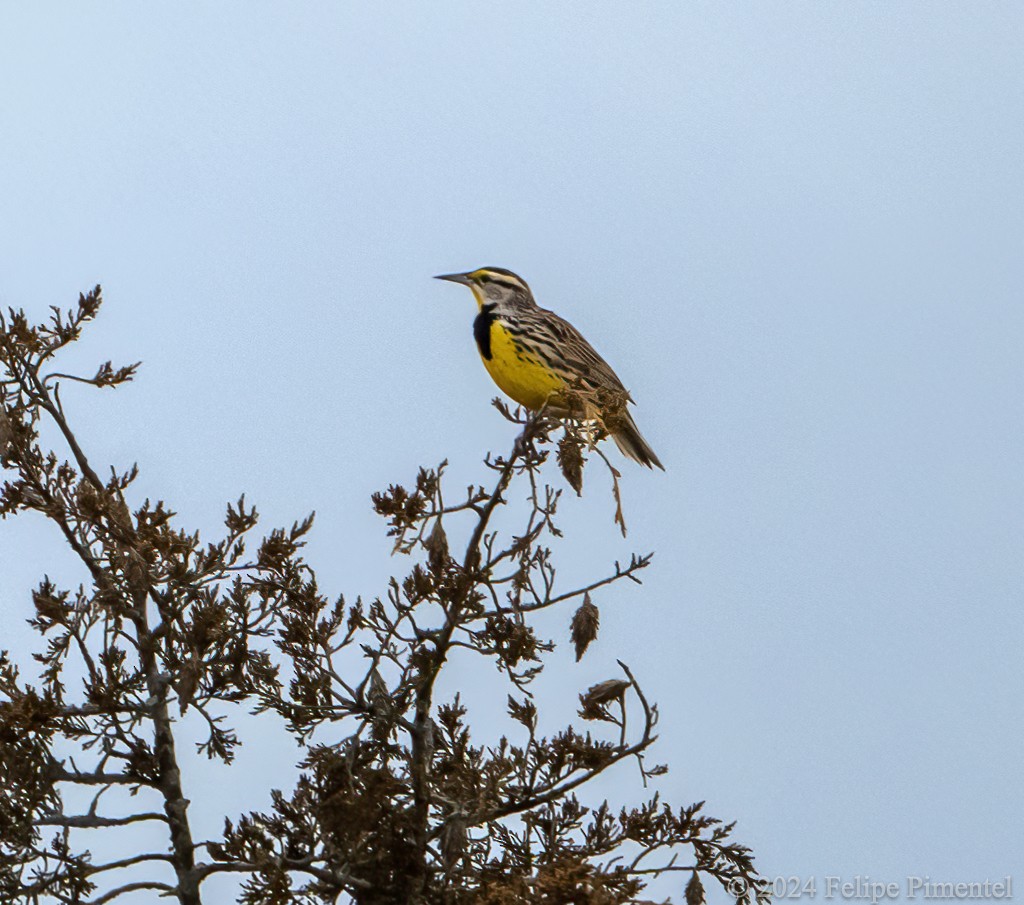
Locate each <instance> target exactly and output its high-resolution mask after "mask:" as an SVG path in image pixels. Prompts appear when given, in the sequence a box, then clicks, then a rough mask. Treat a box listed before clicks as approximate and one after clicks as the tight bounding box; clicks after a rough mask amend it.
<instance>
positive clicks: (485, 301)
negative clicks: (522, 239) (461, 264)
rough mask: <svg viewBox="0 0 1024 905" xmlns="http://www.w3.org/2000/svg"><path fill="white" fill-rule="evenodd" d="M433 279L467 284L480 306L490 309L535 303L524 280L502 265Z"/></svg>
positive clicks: (526, 305)
mask: <svg viewBox="0 0 1024 905" xmlns="http://www.w3.org/2000/svg"><path fill="white" fill-rule="evenodd" d="M435 279H438V280H448V281H449V282H451V283H462V284H463V285H464V286H468V287H469V288H470V289H472V290H473V295H474V296H475V297H476V303H477V305H479V306H480V308H483V307H484V305H487V306H489V307H491V309H492V310H495V309H497V311H498V312H499V313H500V311H501V310H502V309H506V310H507V309H514V308H529V307H533V306H535V305H536V302H535V301H534V300H533V293H532V292H530V287H529V286H528V285H527V283H526V280H524V279H523V278H522V277H520V276H516V275H515V274H514V273H512V271H511V270H505V269H504V268H503V267H481V268H480V269H479V270H472V271H469V272H468V273H446V274H442V275H441V276H439V277H435Z"/></svg>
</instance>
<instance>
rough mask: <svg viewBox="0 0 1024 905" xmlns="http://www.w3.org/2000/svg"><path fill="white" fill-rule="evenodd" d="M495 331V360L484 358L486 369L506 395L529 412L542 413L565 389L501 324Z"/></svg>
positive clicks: (491, 337) (493, 337) (492, 334)
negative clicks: (538, 410)
mask: <svg viewBox="0 0 1024 905" xmlns="http://www.w3.org/2000/svg"><path fill="white" fill-rule="evenodd" d="M490 327H491V336H490V340H491V350H490V351H491V357H490V358H483V356H481V358H482V360H483V363H484V367H485V368H487V372H488V373H489V374H490V375H491V378H492V379H493V380H494V382H495V383H496V384H497V385H498V386H499V387H500V388H501V390H502V392H504V393H506V394H507V395H509V396H511V397H512V399H514V400H515V401H516V402H518V403H519V404H520V405H525V406H526V407H527V408H528V409H534V410H536V409H539V408H541V407H542V406H543V405H544V404H545V403H546V402H549V400H550V399H551V397H552V396H553V395H557V393H558V391H559V390H561V389H563V388H564V386H565V383H564V381H562V379H561V378H560V377H558V375H557V374H553V373H552V372H551V371H549V370H548V369H547V368H546V367H544V365H543V364H542V363H541V361H540V359H538V358H537V356H536V355H534V354H533V353H531V352H525V351H523V349H522V348H521V347H520V346H518V345H517V344H516V342H515V339H514V338H513V337H512V334H510V333H509V332H508V330H506V329H505V328H504V327H503V326H502V325H501V324H500V323H499V322H498V321H494V322H493V323H491V325H490Z"/></svg>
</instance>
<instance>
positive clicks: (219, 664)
mask: <svg viewBox="0 0 1024 905" xmlns="http://www.w3.org/2000/svg"><path fill="white" fill-rule="evenodd" d="M99 307H100V291H99V288H98V287H97V289H96V290H94V291H93V292H90V293H89V294H87V295H84V296H82V297H80V299H79V301H78V305H77V307H75V308H73V309H72V310H70V311H69V312H66V313H65V312H61V311H59V310H57V309H54V310H53V314H52V317H51V318H50V319H49V321H48V322H46V323H43V324H33V323H30V322H29V321H28V320H27V319H26V317H25V315H24V313H23V312H20V311H11V312H9V313H8V314H7V315H6V316H5V317H3V318H0V365H2V367H0V402H2V405H0V464H2V466H3V468H4V469H5V471H6V476H7V481H6V483H5V484H4V486H3V492H2V502H0V514H2V515H3V516H4V517H7V516H13V515H16V514H18V513H21V512H26V511H34V512H36V513H40V514H41V515H43V516H45V518H46V519H47V520H49V522H50V523H52V525H53V526H55V527H56V529H57V531H59V532H60V534H61V535H62V536H63V540H64V542H66V544H67V545H68V546H69V547H70V549H71V550H72V551H73V552H74V555H75V556H76V557H77V559H78V560H79V561H80V562H81V564H82V565H83V566H84V567H85V569H86V570H88V574H89V576H90V580H89V582H88V584H87V585H84V586H81V587H79V588H77V589H66V588H60V587H57V586H55V585H54V584H53V583H52V582H51V581H50V580H48V579H44V580H43V581H42V583H41V584H40V585H39V586H38V588H37V589H36V590H35V592H34V593H33V595H32V600H33V603H34V606H35V614H34V617H33V618H32V620H31V624H32V626H33V628H34V629H35V630H36V631H37V632H38V633H39V634H40V635H41V636H43V637H45V639H46V642H45V649H44V650H42V651H41V652H40V653H39V654H37V655H36V658H35V659H36V661H37V663H38V670H37V673H38V674H37V675H34V676H32V677H31V679H29V680H26V679H25V678H23V677H22V676H21V675H20V674H19V669H18V666H17V665H16V664H15V663H14V662H13V660H12V658H11V657H10V656H9V654H8V653H6V652H4V653H3V654H2V656H0V901H3V902H26V903H29V902H51V901H58V902H92V903H103V902H110V901H113V900H115V899H119V898H120V897H121V896H128V897H129V898H130V897H131V894H132V893H139V894H140V895H141V897H142V900H144V901H155V900H157V898H158V896H170V897H172V898H175V897H176V898H177V900H178V901H180V902H181V903H184V905H196V903H199V902H200V901H202V896H203V884H204V881H206V880H208V879H209V878H210V877H213V876H216V875H220V874H225V873H230V874H235V875H237V876H238V880H239V887H238V888H239V890H240V891H239V900H240V901H242V902H245V903H251V905H257V903H259V905H270V903H292V902H306V903H316V902H344V901H351V902H356V903H361V905H371V903H403V905H404V903H451V905H456V903H480V905H518V903H548V905H557V903H577V905H584V903H586V905H615V903H626V902H638V901H641V899H639V898H638V896H640V895H641V893H642V890H643V888H644V886H645V884H646V883H647V881H649V879H650V878H651V877H652V876H656V875H659V874H662V873H664V872H673V871H678V872H680V876H681V880H680V884H679V889H680V891H681V892H682V891H683V889H684V886H685V899H686V901H687V902H688V903H689V905H697V903H698V902H701V901H703V898H704V892H703V886H702V882H701V877H702V876H706V877H711V878H714V879H715V880H717V881H718V882H719V883H721V884H722V885H723V887H725V888H726V889H727V890H730V891H731V892H732V893H733V895H734V896H735V893H736V891H737V890H742V889H750V890H754V889H755V882H754V881H755V880H756V875H755V872H754V869H753V867H752V864H751V857H750V853H749V852H748V850H747V849H746V848H744V847H743V846H740V845H737V844H735V843H733V842H732V841H731V840H730V832H731V830H732V826H731V825H725V824H723V823H721V822H720V821H718V820H715V819H713V818H711V817H708V816H706V815H705V814H704V813H703V812H702V808H701V805H700V804H695V805H691V806H689V807H682V808H672V807H669V806H668V805H665V804H663V803H661V802H660V801H659V800H658V798H657V797H655V798H654V799H653V800H651V801H650V802H649V803H647V804H645V805H644V806H642V807H638V808H633V809H623V810H618V811H617V810H614V809H613V808H612V807H611V806H610V805H608V804H607V803H604V804H601V805H600V806H597V807H586V806H584V805H583V804H581V803H580V801H579V800H578V799H577V797H576V790H577V789H579V788H580V787H581V786H584V785H585V784H586V783H588V782H589V781H590V780H592V779H593V778H594V777H596V776H597V775H598V774H600V773H602V772H603V771H605V770H607V769H608V768H610V767H612V766H613V765H615V764H618V763H620V762H623V761H632V762H635V763H637V764H639V767H640V771H641V773H642V775H643V777H644V779H645V781H646V778H647V777H650V776H653V775H656V774H659V773H660V772H662V770H663V768H661V767H652V766H647V765H646V764H645V761H644V755H645V754H646V753H647V751H648V748H649V747H650V746H651V744H652V743H653V742H654V740H655V736H654V728H655V724H656V722H657V710H656V708H655V707H654V706H653V705H652V704H651V703H649V702H648V700H647V699H646V697H645V696H644V694H643V692H642V691H641V688H640V686H639V685H638V684H637V681H636V680H635V679H634V677H633V675H632V673H631V672H630V671H629V669H628V668H626V667H625V666H623V667H622V669H623V672H622V675H621V677H617V678H613V679H609V680H608V681H606V682H603V683H600V684H599V685H597V686H595V687H593V688H591V689H590V690H589V691H588V692H585V693H584V694H582V695H581V696H580V700H581V709H580V717H581V718H582V720H584V721H590V722H591V723H592V724H593V730H592V731H580V730H579V729H577V728H573V727H572V726H570V727H568V728H565V729H563V730H562V731H560V732H557V733H555V734H554V735H548V736H544V735H541V734H540V733H539V732H538V712H537V701H536V700H535V699H534V698H533V697H532V696H531V694H530V691H529V686H530V683H531V682H532V681H533V680H534V679H535V678H536V677H537V675H538V674H539V673H540V671H541V669H542V666H543V658H544V655H545V654H546V653H548V652H549V651H550V650H551V649H552V647H553V645H552V644H551V643H550V642H548V641H545V640H542V639H541V638H540V637H538V635H537V634H536V633H535V630H534V628H533V626H532V619H533V617H534V614H536V613H538V612H539V611H542V610H547V609H549V608H551V607H575V608H576V609H575V616H574V617H573V619H572V623H571V625H572V640H573V642H574V644H575V646H576V653H577V657H579V656H582V655H583V653H584V651H585V650H586V648H587V645H588V644H589V643H590V642H591V641H592V640H593V638H594V637H595V635H596V633H597V629H598V610H597V607H596V606H595V605H594V603H593V601H592V599H591V596H592V593H593V592H594V591H595V590H596V589H598V588H602V587H606V586H608V585H612V584H614V583H616V582H619V581H623V580H637V579H636V576H637V573H638V572H640V571H641V570H642V569H643V568H644V567H646V566H647V564H648V562H649V557H639V558H633V559H632V561H631V562H630V563H629V564H628V565H626V566H624V567H621V568H620V567H619V566H618V565H616V567H615V569H614V572H613V573H612V574H610V575H608V576H607V577H604V578H602V579H600V580H596V581H593V582H591V583H590V584H589V585H587V586H586V587H579V588H572V589H567V590H561V589H560V588H559V587H558V586H557V585H556V581H555V569H554V566H553V564H552V560H551V551H550V549H549V548H548V547H546V546H545V544H544V538H545V537H549V536H551V535H557V534H559V531H558V528H557V527H556V525H555V523H554V521H553V519H554V516H555V509H556V505H557V502H558V492H556V491H555V490H553V489H552V488H551V487H550V486H549V485H547V484H546V483H545V482H544V479H543V477H542V471H543V466H544V463H545V461H546V459H547V458H548V450H549V448H550V447H548V440H547V437H546V433H545V428H544V426H543V425H542V424H540V423H538V422H537V421H536V420H535V419H534V420H529V419H525V420H522V421H521V422H520V424H521V428H522V432H521V435H520V436H519V439H518V440H517V441H516V444H515V447H514V449H513V451H512V452H511V454H510V455H508V456H507V457H503V458H495V459H488V460H487V461H486V467H487V468H488V469H489V470H490V472H491V473H492V474H491V477H490V486H489V487H486V488H485V487H471V488H469V489H468V492H464V493H463V494H462V495H460V496H459V498H458V499H457V500H455V501H452V500H448V499H445V497H444V496H443V495H442V478H443V471H444V467H443V466H442V467H441V468H438V469H436V470H423V471H420V473H419V475H418V476H417V478H416V480H415V484H414V485H413V486H412V487H411V489H405V488H403V487H400V486H392V487H390V488H388V490H387V491H386V492H383V493H380V494H377V495H376V496H374V500H373V504H374V506H375V508H376V510H377V512H378V513H380V515H382V516H383V517H384V518H385V519H386V520H387V522H388V524H389V526H390V527H389V530H390V534H391V535H392V536H393V538H394V543H395V550H396V551H397V552H398V553H400V554H404V555H405V556H407V557H408V558H409V561H410V563H411V569H410V571H409V572H408V574H407V575H406V576H405V577H404V578H401V579H399V578H395V579H392V580H391V582H390V585H389V587H388V589H387V592H386V593H385V594H384V595H383V596H382V597H381V598H380V599H377V600H374V601H373V602H372V603H370V604H369V605H364V604H363V603H362V602H359V601H357V602H355V603H353V604H349V603H346V602H345V600H344V599H336V600H331V599H328V597H327V596H325V595H324V594H323V593H322V592H321V590H320V588H319V587H318V585H317V581H316V577H315V575H314V573H313V570H312V569H311V568H310V566H309V565H308V564H307V563H306V562H304V561H303V559H302V556H301V551H302V546H303V538H304V536H305V535H306V534H307V532H308V531H309V530H310V526H311V519H307V520H305V521H302V522H299V523H297V524H295V525H293V526H292V527H291V528H290V529H285V530H275V531H273V532H272V533H270V534H269V536H266V537H265V538H263V539H262V540H261V541H260V542H259V543H258V545H257V546H256V547H255V553H254V554H249V553H248V552H247V549H248V548H247V544H246V542H247V539H248V538H249V537H250V535H251V534H252V533H253V530H254V528H255V527H256V524H257V515H256V512H255V511H254V510H253V509H252V508H249V507H247V506H246V504H245V502H244V499H243V500H239V501H238V503H237V504H235V505H233V506H229V507H228V509H227V516H226V519H225V531H224V534H223V537H222V538H221V539H220V540H218V541H216V542H214V543H207V544H204V543H201V542H200V539H199V535H198V534H197V533H193V532H190V531H188V530H185V529H182V528H181V527H178V525H177V521H176V519H175V515H174V513H173V512H171V511H170V510H169V509H168V508H167V507H166V506H165V504H164V503H163V502H157V503H151V502H149V501H148V500H147V501H145V502H143V503H141V505H139V506H138V507H137V508H135V509H134V510H133V509H132V508H131V507H130V506H129V505H128V503H127V501H126V497H127V496H128V495H129V494H128V491H129V487H130V485H131V484H132V482H133V481H134V480H135V478H136V471H135V469H134V468H132V469H130V470H128V471H126V472H118V471H115V470H111V471H110V473H109V474H105V475H101V473H100V472H99V471H97V469H96V468H95V467H94V465H93V464H91V463H90V460H89V458H88V457H87V455H86V453H85V451H84V450H83V449H82V447H81V446H80V444H79V442H78V440H77V439H76V436H75V433H74V432H73V430H72V428H71V426H70V425H69V422H68V420H67V417H66V414H65V410H64V406H63V405H62V402H61V395H60V387H61V385H62V384H63V383H66V382H67V381H70V380H76V381H84V382H85V383H89V384H92V385H94V386H97V387H114V386H117V385H119V384H121V383H124V382H125V381H128V380H130V379H131V378H132V375H133V373H134V371H135V366H129V367H124V368H115V367H112V366H111V365H110V364H109V363H108V364H105V365H103V366H102V367H101V368H100V369H99V370H98V371H97V372H96V374H95V375H94V376H92V377H81V376H75V375H69V374H62V373H59V372H58V371H56V370H53V365H54V358H55V356H57V354H58V353H59V352H60V351H61V350H62V349H64V348H65V347H66V346H68V345H69V344H70V343H72V342H74V341H75V340H77V339H78V338H79V336H80V334H81V331H82V329H83V327H84V326H85V325H86V324H87V323H88V322H89V321H91V320H92V319H93V318H94V317H95V316H96V314H97V311H98V310H99ZM510 417H514V416H511V415H510ZM45 424H48V425H49V427H47V428H45V429H43V428H44V425H45ZM53 427H55V428H56V431H53V430H52V428H53ZM41 429H42V436H51V435H52V436H54V438H55V441H56V442H55V445H57V446H60V447H62V448H66V449H67V453H66V454H63V455H62V454H61V453H58V452H55V451H53V450H51V449H49V448H47V445H46V444H45V443H44V442H43V440H42V439H41ZM569 436H570V439H569V440H567V441H566V440H563V441H562V444H561V448H560V450H559V455H558V458H559V459H560V461H561V464H562V466H563V468H564V470H565V471H566V472H567V476H568V478H569V480H570V482H571V483H572V484H574V485H575V486H576V487H577V488H578V486H579V481H580V479H581V471H580V469H581V468H582V464H583V456H582V453H581V448H582V447H581V444H582V443H583V442H584V440H583V439H582V438H581V436H580V435H578V434H576V433H574V432H573V431H572V430H571V428H570V429H569ZM572 438H575V439H572ZM513 488H517V489H518V490H520V491H521V493H520V498H521V497H526V498H527V499H528V504H527V505H526V506H525V508H524V518H523V521H522V523H521V525H520V529H519V531H518V533H516V534H508V533H506V532H499V531H497V530H495V529H494V527H493V526H492V516H493V515H494V513H495V511H496V510H497V509H498V508H499V507H501V506H504V505H505V504H506V501H507V500H509V499H510V498H511V497H510V491H511V490H512V489H513ZM449 534H451V535H453V536H455V535H456V534H458V535H459V536H462V537H464V538H468V540H467V541H466V542H465V547H464V549H463V548H462V544H460V545H459V549H458V550H455V549H453V548H452V546H450V545H449V542H448V535H449ZM12 618H14V614H13V613H10V612H8V613H7V614H5V619H12ZM456 652H459V653H460V654H461V653H462V652H465V653H466V654H467V655H469V656H475V657H477V658H479V661H480V665H479V668H481V669H483V668H485V667H486V665H487V662H488V661H489V662H491V663H493V664H495V665H496V666H497V667H498V669H499V670H501V671H502V672H503V673H504V675H505V676H506V677H507V679H508V682H509V683H510V684H509V689H508V690H509V692H510V693H509V694H508V698H507V709H508V714H509V715H510V717H511V721H510V725H512V726H515V727H516V731H515V732H513V733H511V734H512V735H513V737H512V738H501V739H500V740H497V741H495V742H493V743H491V744H486V745H481V744H479V743H474V741H473V739H471V733H470V726H469V724H468V722H467V711H466V709H465V707H464V706H463V705H462V703H461V702H460V699H459V698H458V697H457V696H456V697H455V698H454V699H453V700H438V694H437V693H436V691H435V689H436V685H437V680H438V676H439V674H440V673H441V671H442V670H443V669H444V667H445V664H446V663H447V662H448V661H449V658H450V657H452V656H453V655H454V654H456ZM22 665H23V666H24V664H22ZM239 708H245V709H247V710H254V711H256V712H273V713H275V714H278V715H279V716H280V717H282V718H283V720H284V723H285V724H286V725H287V728H288V730H289V731H290V732H291V733H293V734H294V737H295V738H296V739H297V740H298V741H299V742H300V744H301V746H302V747H301V750H302V762H301V764H300V767H301V778H300V779H299V781H298V783H297V785H296V787H295V788H294V789H292V790H291V791H290V792H287V791H274V792H273V794H272V798H271V800H272V808H271V809H270V810H269V811H268V812H267V813H248V814H244V815H240V816H235V817H234V818H233V819H230V820H225V826H224V830H223V834H222V836H221V838H219V839H216V840H211V839H206V840H203V839H199V838H197V837H196V835H195V833H194V832H193V829H192V826H191V825H190V822H189V808H188V805H189V796H190V794H191V795H195V794H197V793H198V792H199V791H200V790H197V789H191V790H190V789H189V782H188V767H189V763H190V760H191V758H192V757H194V755H191V756H189V755H186V756H184V757H183V755H182V752H181V751H180V750H178V749H177V748H176V746H175V741H176V734H179V733H180V730H181V727H182V726H183V725H184V724H185V721H187V720H196V721H200V722H201V723H202V724H203V725H204V726H205V729H204V732H203V735H204V736H205V740H204V741H203V742H202V743H201V744H200V746H199V748H200V751H201V753H202V754H204V755H206V756H208V757H209V758H213V759H217V760H219V761H222V762H224V763H225V764H231V762H232V758H233V754H234V752H235V750H236V748H237V746H238V745H239V744H240V740H239V737H238V736H237V734H236V730H233V729H232V726H231V722H230V720H231V719H232V717H233V716H235V717H237V716H238V715H239V714H240V710H239ZM627 716H628V717H629V720H628V721H627ZM512 721H514V722H512ZM179 738H180V735H179ZM338 738H341V741H337V739H338ZM325 739H330V740H331V741H330V743H328V742H327V741H325ZM119 793H121V794H119ZM104 796H106V797H104ZM115 803H116V804H115ZM142 821H148V822H152V824H151V825H153V826H157V827H162V830H161V832H165V833H166V836H165V839H166V844H163V845H160V846H158V847H156V848H143V850H139V848H138V844H137V843H136V848H135V849H134V850H128V846H130V845H131V844H132V839H131V837H129V839H128V841H127V842H126V843H122V844H124V845H125V850H124V851H123V855H122V856H120V857H117V858H114V859H106V860H103V859H98V858H96V857H94V856H93V855H92V854H90V849H89V846H90V845H92V846H93V847H95V844H96V842H97V839H96V834H97V833H102V834H107V835H108V836H109V834H110V833H112V832H114V831H116V830H117V828H122V827H126V826H132V825H134V824H137V823H139V822H142ZM683 881H688V882H685V884H684V882H683ZM747 898H749V900H750V902H751V903H752V902H753V900H754V899H755V898H756V893H755V892H753V891H752V892H750V893H748V894H747V895H746V896H744V895H740V896H739V899H740V901H743V900H744V899H747Z"/></svg>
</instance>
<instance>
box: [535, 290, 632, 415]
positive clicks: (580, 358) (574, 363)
mask: <svg viewBox="0 0 1024 905" xmlns="http://www.w3.org/2000/svg"><path fill="white" fill-rule="evenodd" d="M537 314H538V315H540V316H539V317H537V318H536V321H537V324H538V326H539V327H540V328H541V329H543V330H545V331H546V332H547V333H549V334H550V335H551V336H552V337H553V338H554V340H555V348H556V349H557V352H558V354H559V355H560V356H561V358H562V359H563V361H564V362H565V364H566V366H567V367H568V368H569V370H570V371H572V372H573V373H574V374H577V375H579V376H580V377H589V378H590V379H591V380H592V381H593V382H594V383H595V385H597V386H600V387H604V388H606V389H611V390H620V391H622V392H624V393H626V396H627V398H630V401H632V397H630V396H629V392H628V390H626V388H625V386H623V384H622V381H621V380H619V375H618V374H616V373H615V372H614V371H613V370H612V366H611V365H610V364H608V362H606V361H605V360H604V359H603V358H602V357H601V356H600V355H599V354H598V353H597V350H596V349H595V348H594V347H593V346H592V345H590V343H588V342H587V341H586V340H585V339H584V338H583V334H582V333H580V331H579V330H577V329H576V328H575V327H574V326H573V325H572V324H570V323H569V322H568V321H567V320H565V318H562V317H559V316H558V315H557V314H555V312H554V311H548V310H547V309H546V308H539V309H538V311H537Z"/></svg>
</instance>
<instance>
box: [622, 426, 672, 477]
mask: <svg viewBox="0 0 1024 905" xmlns="http://www.w3.org/2000/svg"><path fill="white" fill-rule="evenodd" d="M623 415H624V417H623V419H622V420H623V424H622V427H620V428H619V430H617V431H616V432H615V433H614V434H612V439H613V440H614V441H615V445H616V446H617V447H618V448H619V449H620V450H621V451H622V454H623V455H624V456H625V457H626V458H627V459H632V460H633V461H634V462H639V463H640V464H641V465H646V466H647V467H648V468H654V466H655V465H657V466H658V468H660V469H661V470H662V471H664V470H665V466H664V465H662V464H661V462H660V461H659V460H658V457H657V456H656V455H655V454H654V450H653V449H651V447H650V446H648V444H647V441H646V440H645V439H644V438H643V436H642V435H641V433H640V430H639V428H637V426H636V422H635V421H634V420H633V416H632V415H631V414H630V413H629V412H624V413H623Z"/></svg>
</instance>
